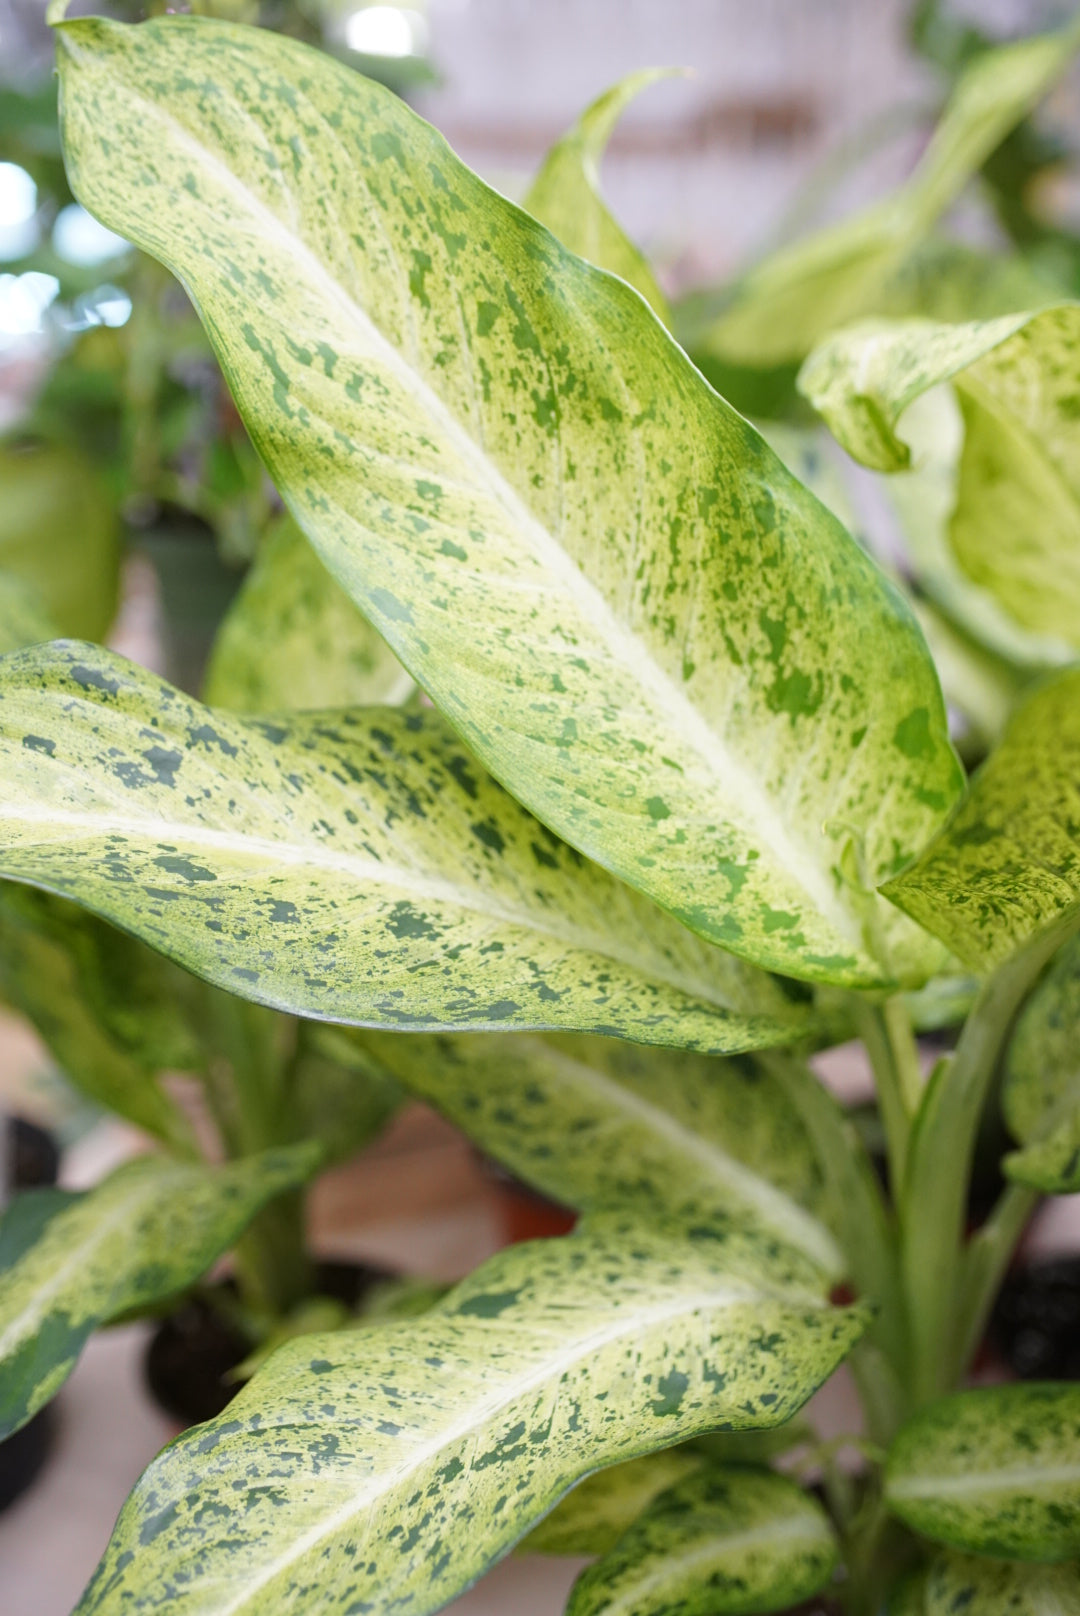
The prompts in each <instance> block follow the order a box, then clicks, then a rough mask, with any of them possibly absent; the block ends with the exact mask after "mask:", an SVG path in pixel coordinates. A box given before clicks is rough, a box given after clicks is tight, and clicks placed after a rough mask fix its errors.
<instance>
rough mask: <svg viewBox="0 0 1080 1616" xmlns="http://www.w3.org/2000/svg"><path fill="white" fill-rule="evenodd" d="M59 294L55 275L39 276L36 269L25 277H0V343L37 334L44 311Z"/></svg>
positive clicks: (29, 271) (58, 284) (28, 272)
mask: <svg viewBox="0 0 1080 1616" xmlns="http://www.w3.org/2000/svg"><path fill="white" fill-rule="evenodd" d="M59 291H60V282H59V281H58V280H57V278H56V276H55V275H42V274H40V273H39V271H37V270H36V269H34V270H28V271H27V272H26V274H25V275H0V343H6V342H9V341H10V340H11V339H12V338H15V337H32V336H34V335H35V334H36V333H37V332H39V331H40V330H41V329H42V323H43V320H44V316H45V311H46V309H48V308H49V306H50V305H51V304H52V303H53V302H54V301H55V299H56V297H57V294H58V293H59Z"/></svg>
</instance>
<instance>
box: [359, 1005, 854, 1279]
mask: <svg viewBox="0 0 1080 1616" xmlns="http://www.w3.org/2000/svg"><path fill="white" fill-rule="evenodd" d="M359 1036H360V1037H361V1038H362V1040H363V1042H364V1043H365V1045H366V1046H367V1047H369V1048H371V1049H372V1050H373V1051H374V1052H375V1054H376V1055H377V1056H378V1057H379V1059H380V1060H382V1061H383V1062H384V1063H385V1064H386V1065H387V1066H388V1067H389V1069H390V1070H391V1071H392V1072H393V1073H394V1074H395V1076H397V1077H398V1078H399V1079H400V1081H401V1082H402V1083H404V1084H405V1086H406V1087H407V1088H409V1089H411V1090H412V1092H413V1093H414V1094H419V1095H420V1096H421V1097H422V1098H423V1099H425V1100H429V1101H430V1102H431V1103H432V1104H433V1105H435V1106H438V1108H439V1109H440V1110H441V1111H443V1112H444V1113H445V1114H446V1115H447V1116H448V1117H449V1118H450V1119H451V1121H453V1122H455V1123H457V1125H458V1126H459V1127H460V1128H462V1129H463V1130H464V1131H465V1132H466V1133H467V1134H468V1135H469V1137H470V1138H471V1139H474V1140H475V1141H476V1143H477V1144H479V1145H480V1146H481V1148H482V1149H483V1150H485V1151H486V1152H487V1153H488V1154H489V1155H491V1156H494V1157H495V1159H496V1160H497V1161H501V1162H503V1163H505V1165H506V1166H507V1167H509V1168H510V1169H511V1170H512V1171H513V1172H514V1173H515V1174H516V1175H517V1176H518V1177H520V1178H523V1179H524V1180H525V1181H526V1182H527V1183H530V1184H533V1185H535V1186H536V1188H537V1189H539V1190H542V1191H543V1192H544V1193H545V1194H547V1195H550V1196H551V1197H553V1198H554V1199H555V1200H557V1201H561V1202H562V1203H563V1204H564V1205H567V1206H573V1207H576V1208H579V1209H580V1210H582V1211H589V1210H591V1209H593V1208H597V1207H605V1206H606V1207H610V1206H620V1205H621V1206H635V1207H639V1208H641V1207H644V1206H646V1205H651V1206H653V1207H656V1208H657V1209H660V1210H665V1211H667V1212H668V1213H678V1214H680V1215H683V1216H686V1217H689V1218H693V1217H700V1218H703V1219H715V1218H717V1217H721V1218H733V1219H735V1220H736V1221H740V1222H746V1221H750V1222H753V1223H755V1224H757V1225H758V1226H759V1227H760V1228H762V1229H763V1230H764V1231H766V1232H767V1233H769V1234H771V1235H772V1236H773V1237H774V1238H778V1239H781V1240H784V1241H785V1242H786V1243H787V1244H788V1245H791V1246H794V1247H796V1248H798V1249H799V1250H800V1251H802V1252H804V1253H805V1254H806V1255H807V1256H808V1257H810V1258H811V1259H812V1260H813V1261H814V1262H816V1263H818V1264H820V1265H821V1267H822V1268H823V1269H824V1270H825V1271H826V1272H828V1273H830V1274H831V1275H832V1276H833V1277H834V1278H839V1277H840V1276H841V1275H842V1274H843V1272H844V1266H845V1265H844V1258H843V1256H842V1254H841V1252H840V1250H839V1248H838V1246H837V1244H836V1241H835V1240H834V1239H833V1237H832V1235H831V1234H830V1233H829V1229H828V1227H827V1224H828V1222H829V1221H835V1212H836V1209H835V1208H834V1207H831V1206H830V1203H829V1186H827V1185H826V1183H825V1179H824V1173H823V1171H822V1167H821V1164H820V1162H819V1161H818V1158H817V1156H816V1154H815V1152H814V1148H813V1145H812V1144H811V1141H810V1138H809V1136H808V1134H807V1132H806V1129H805V1127H804V1126H803V1123H802V1121H801V1119H800V1117H799V1114H798V1112H797V1111H796V1109H795V1107H794V1105H793V1104H792V1102H791V1100H790V1099H789V1098H788V1096H787V1094H786V1093H785V1091H784V1089H783V1087H782V1086H781V1084H780V1083H779V1082H778V1081H777V1079H776V1078H775V1077H772V1076H771V1075H770V1074H769V1073H767V1072H765V1071H763V1070H761V1068H760V1067H758V1066H757V1065H755V1064H754V1063H753V1061H751V1060H750V1059H749V1058H747V1059H744V1060H741V1061H718V1060H714V1059H710V1058H709V1057H707V1056H697V1055H692V1054H687V1053H684V1052H682V1051H669V1050H646V1049H641V1048H639V1047H636V1046H634V1045H632V1044H624V1043H617V1042H615V1041H614V1040H612V1039H600V1038H591V1039H590V1038H574V1037H562V1038H558V1037H547V1038H537V1037H525V1036H521V1035H520V1034H519V1035H503V1036H497V1037H493V1036H490V1035H487V1036H484V1037H472V1038H469V1037H464V1038H462V1037H456V1038H455V1037H437V1038H436V1037H432V1038H421V1037H412V1036H410V1037H401V1036H400V1035H396V1034H382V1033H380V1034H374V1035H373V1034H370V1033H364V1034H360V1035H359Z"/></svg>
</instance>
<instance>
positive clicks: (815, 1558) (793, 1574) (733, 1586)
mask: <svg viewBox="0 0 1080 1616" xmlns="http://www.w3.org/2000/svg"><path fill="white" fill-rule="evenodd" d="M837 1557H838V1554H837V1542H836V1534H835V1533H834V1532H833V1529H832V1526H831V1525H830V1523H829V1518H828V1516H827V1515H826V1513H825V1511H824V1510H823V1509H822V1507H821V1505H820V1504H819V1503H818V1502H817V1501H816V1499H814V1498H811V1497H810V1496H809V1495H808V1494H807V1493H804V1492H803V1490H802V1488H801V1487H797V1486H796V1485H795V1483H794V1482H793V1481H789V1480H788V1479H787V1478H786V1477H785V1476H778V1475H775V1474H774V1473H773V1472H771V1471H768V1470H757V1471H755V1470H743V1469H733V1470H714V1469H708V1470H704V1471H702V1472H700V1473H699V1474H698V1475H694V1476H689V1477H688V1478H687V1479H686V1480H685V1481H681V1482H678V1483H677V1484H676V1485H675V1486H674V1487H672V1488H671V1489H670V1490H669V1491H668V1492H666V1493H662V1494H661V1496H660V1497H659V1498H658V1499H657V1500H656V1502H655V1503H654V1504H652V1505H651V1506H650V1508H649V1509H648V1510H647V1511H646V1513H645V1514H644V1515H643V1516H642V1517H641V1519H640V1520H638V1521H636V1522H635V1523H634V1524H633V1525H632V1526H631V1527H630V1528H629V1530H628V1531H627V1532H626V1534H625V1535H624V1536H623V1538H622V1539H621V1540H620V1542H619V1543H618V1544H617V1545H616V1547H615V1548H614V1549H613V1550H612V1551H611V1553H610V1554H607V1555H605V1557H604V1558H603V1559H602V1560H599V1561H598V1562H597V1563H596V1564H595V1565H593V1566H590V1567H589V1568H588V1569H587V1570H586V1571H584V1572H582V1574H581V1576H580V1577H579V1578H578V1580H577V1582H576V1583H575V1584H574V1588H573V1592H572V1593H571V1595H570V1599H569V1602H568V1604H567V1607H566V1609H567V1616H603V1613H605V1612H606V1613H610V1616H724V1613H734V1616H753V1613H754V1612H756V1611H780V1610H787V1609H789V1608H790V1607H791V1606H792V1605H795V1604H798V1603H799V1602H800V1600H803V1599H809V1598H810V1597H811V1595H813V1594H816V1593H820V1592H821V1590H822V1589H823V1588H825V1587H826V1586H827V1585H828V1583H829V1582H830V1581H831V1579H832V1574H833V1571H834V1569H835V1567H836V1562H837Z"/></svg>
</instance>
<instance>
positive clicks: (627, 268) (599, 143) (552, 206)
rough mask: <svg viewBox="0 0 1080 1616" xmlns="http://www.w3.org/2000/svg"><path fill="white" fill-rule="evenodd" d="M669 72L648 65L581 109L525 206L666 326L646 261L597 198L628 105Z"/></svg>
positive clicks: (666, 312) (663, 300)
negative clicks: (605, 161)
mask: <svg viewBox="0 0 1080 1616" xmlns="http://www.w3.org/2000/svg"><path fill="white" fill-rule="evenodd" d="M670 72H671V69H670V68H662V67H661V68H656V67H652V68H645V69H643V70H642V71H641V72H639V73H630V74H628V75H627V77H626V78H624V79H620V80H619V82H618V84H613V85H612V87H611V89H610V90H605V91H604V93H603V95H601V96H599V97H598V98H597V99H596V100H595V101H594V102H593V103H592V105H591V106H588V107H586V109H585V111H584V112H583V113H582V114H581V117H580V118H579V119H578V120H577V122H576V123H575V124H574V126H573V128H572V129H570V130H568V131H567V133H566V134H565V135H563V137H562V139H561V140H559V141H557V142H556V143H555V145H554V146H552V148H551V150H550V151H549V152H548V154H547V156H546V157H545V158H544V161H543V164H542V165H541V168H540V172H539V173H538V174H537V176H536V178H535V179H534V180H533V182H532V185H531V186H530V187H529V191H528V194H527V196H526V197H525V204H524V205H525V207H526V208H528V210H529V212H530V213H531V214H532V216H533V218H534V219H539V220H540V223H541V224H546V225H547V227H548V229H549V230H550V231H551V232H552V234H553V235H556V236H558V238H559V240H560V241H561V242H562V244H563V246H564V247H569V249H570V251H571V252H573V253H577V254H578V256H579V257H581V258H587V259H588V260H589V263H590V264H596V265H597V266H598V268H600V269H607V270H610V271H611V273H612V274H613V275H621V276H622V278H623V280H624V281H629V283H630V285H631V286H633V287H634V288H635V290H636V291H638V292H640V293H641V295H642V297H643V298H644V299H645V301H646V303H648V304H649V305H650V307H651V308H652V309H653V312H654V313H655V314H657V315H658V316H659V318H660V319H661V320H663V322H664V324H665V325H670V324H671V315H670V312H669V310H668V306H667V299H666V298H665V296H664V294H663V292H662V291H661V290H660V288H659V286H658V285H657V284H656V277H655V275H654V274H653V272H652V270H651V268H650V267H649V262H648V259H647V258H646V257H645V255H644V253H642V251H641V250H640V248H638V247H635V246H634V243H633V242H632V241H631V240H630V239H629V237H628V236H627V235H626V234H625V233H624V231H623V229H622V226H621V225H620V224H619V223H618V222H617V220H615V219H614V218H613V217H612V215H611V213H610V212H609V211H608V208H607V206H606V205H605V203H604V200H603V198H602V196H601V194H600V163H601V161H602V159H603V156H604V152H605V150H606V148H607V143H608V141H609V140H610V139H611V136H612V134H613V133H614V130H615V125H616V124H617V123H618V121H619V119H620V118H621V117H622V115H623V113H624V112H625V111H626V108H627V107H628V106H629V105H630V102H631V101H633V100H634V98H635V97H636V96H638V95H640V94H641V92H642V90H645V89H647V88H648V87H649V85H650V84H655V83H656V81H657V79H661V78H666V77H668V75H669V74H670Z"/></svg>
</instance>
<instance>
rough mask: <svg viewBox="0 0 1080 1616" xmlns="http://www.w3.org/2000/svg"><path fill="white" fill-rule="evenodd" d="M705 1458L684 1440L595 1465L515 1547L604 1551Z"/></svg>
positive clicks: (541, 1550)
mask: <svg viewBox="0 0 1080 1616" xmlns="http://www.w3.org/2000/svg"><path fill="white" fill-rule="evenodd" d="M708 1462H709V1461H708V1459H707V1457H706V1455H705V1454H704V1453H699V1452H698V1451H697V1449H696V1448H694V1447H691V1446H689V1445H684V1446H683V1447H681V1448H664V1449H662V1450H661V1451H660V1452H659V1453H649V1454H646V1455H645V1457H644V1458H642V1459H630V1460H628V1461H627V1463H626V1464H618V1465H611V1466H610V1468H609V1469H607V1470H598V1471H597V1473H596V1475H595V1476H587V1477H586V1479H585V1480H584V1481H583V1482H582V1483H581V1484H580V1486H577V1487H575V1488H574V1489H573V1491H572V1492H569V1493H567V1495H566V1497H565V1498H564V1499H562V1500H561V1501H560V1502H559V1503H558V1504H556V1505H555V1508H554V1509H553V1510H552V1511H551V1514H550V1515H545V1516H544V1519H543V1520H542V1521H541V1522H540V1524H539V1526H534V1527H533V1529H532V1531H531V1532H530V1533H529V1535H528V1536H527V1537H524V1538H522V1540H521V1542H520V1543H519V1544H518V1549H519V1550H520V1552H521V1553H522V1554H561V1555H572V1554H609V1553H610V1552H611V1550H612V1549H613V1548H614V1547H615V1545H616V1543H617V1542H618V1541H619V1539H620V1538H621V1537H622V1535H623V1533H624V1532H625V1531H626V1530H627V1528H628V1527H629V1526H631V1525H632V1524H633V1523H634V1521H636V1520H637V1518H638V1516H639V1515H642V1514H643V1513H644V1512H645V1510H646V1509H648V1507H649V1505H650V1504H652V1503H653V1502H654V1500H655V1499H657V1498H658V1497H659V1496H660V1494H661V1493H664V1492H667V1490H668V1488H669V1487H673V1486H674V1485H675V1483H676V1482H678V1481H682V1480H684V1479H685V1478H686V1477H687V1476H692V1475H693V1474H694V1472H695V1471H697V1470H702V1469H704V1467H705V1466H706V1465H707V1464H708Z"/></svg>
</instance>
